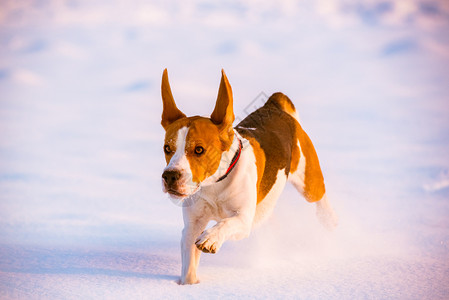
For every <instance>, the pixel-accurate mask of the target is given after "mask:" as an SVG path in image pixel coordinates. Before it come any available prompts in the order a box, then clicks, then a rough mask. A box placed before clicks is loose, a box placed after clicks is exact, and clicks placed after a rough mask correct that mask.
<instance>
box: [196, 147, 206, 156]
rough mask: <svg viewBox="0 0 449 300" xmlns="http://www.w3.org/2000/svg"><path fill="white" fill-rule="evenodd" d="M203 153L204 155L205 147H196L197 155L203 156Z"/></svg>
mask: <svg viewBox="0 0 449 300" xmlns="http://www.w3.org/2000/svg"><path fill="white" fill-rule="evenodd" d="M203 153H204V148H203V147H201V146H196V147H195V154H196V155H201V154H203Z"/></svg>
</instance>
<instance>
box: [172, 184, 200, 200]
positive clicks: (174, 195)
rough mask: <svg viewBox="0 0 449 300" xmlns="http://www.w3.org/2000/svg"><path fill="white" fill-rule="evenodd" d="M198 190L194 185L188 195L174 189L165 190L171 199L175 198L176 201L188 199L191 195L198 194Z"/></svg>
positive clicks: (198, 186) (198, 187)
mask: <svg viewBox="0 0 449 300" xmlns="http://www.w3.org/2000/svg"><path fill="white" fill-rule="evenodd" d="M199 189H200V185H199V184H198V185H196V186H195V187H194V188H192V189H190V190H189V192H188V193H186V192H180V191H179V190H177V189H174V188H167V189H166V192H167V193H168V194H169V195H170V196H171V197H172V198H176V199H178V200H183V199H185V198H188V197H190V196H192V195H194V194H195V193H196V192H198V191H199Z"/></svg>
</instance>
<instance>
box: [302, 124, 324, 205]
mask: <svg viewBox="0 0 449 300" xmlns="http://www.w3.org/2000/svg"><path fill="white" fill-rule="evenodd" d="M296 136H297V138H298V140H299V143H300V145H301V151H302V153H303V154H304V156H305V158H306V170H305V179H304V184H305V186H304V197H305V198H306V200H307V201H309V202H316V201H319V200H321V198H323V195H324V193H325V192H326V188H325V186H324V178H323V173H322V172H321V167H320V162H319V161H318V156H317V154H316V151H315V147H314V146H313V144H312V141H311V140H310V138H309V136H308V135H307V133H306V132H305V131H304V130H303V129H302V127H301V125H299V123H298V127H297V131H296Z"/></svg>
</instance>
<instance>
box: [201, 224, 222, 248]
mask: <svg viewBox="0 0 449 300" xmlns="http://www.w3.org/2000/svg"><path fill="white" fill-rule="evenodd" d="M222 244H223V241H221V240H220V238H219V234H218V232H217V230H215V229H214V228H213V227H212V228H210V229H208V230H206V231H204V232H203V233H202V234H201V235H200V236H199V238H198V239H197V240H196V242H195V245H196V247H197V248H198V249H199V250H201V251H203V252H204V253H217V252H218V250H219V249H220V247H221V245H222Z"/></svg>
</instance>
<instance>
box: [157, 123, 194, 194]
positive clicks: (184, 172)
mask: <svg viewBox="0 0 449 300" xmlns="http://www.w3.org/2000/svg"><path fill="white" fill-rule="evenodd" d="M188 132H189V128H188V127H182V128H180V129H179V130H178V133H177V136H176V151H175V154H173V156H172V158H171V159H170V162H169V163H168V165H167V167H165V169H164V171H175V170H176V171H179V172H180V173H181V177H180V178H179V192H180V193H182V194H186V195H191V194H193V193H194V192H196V190H197V188H198V186H197V185H196V184H195V183H193V182H192V171H191V170H190V164H189V160H188V159H187V156H186V138H187V133H188Z"/></svg>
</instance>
